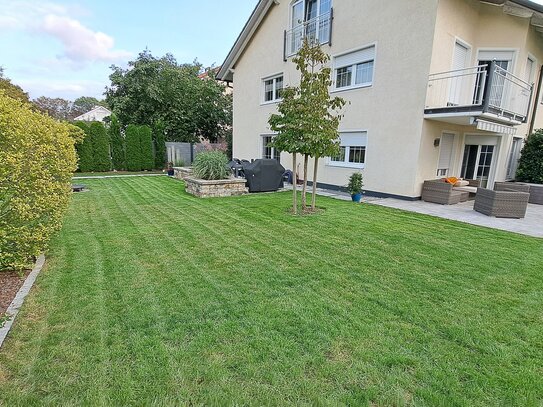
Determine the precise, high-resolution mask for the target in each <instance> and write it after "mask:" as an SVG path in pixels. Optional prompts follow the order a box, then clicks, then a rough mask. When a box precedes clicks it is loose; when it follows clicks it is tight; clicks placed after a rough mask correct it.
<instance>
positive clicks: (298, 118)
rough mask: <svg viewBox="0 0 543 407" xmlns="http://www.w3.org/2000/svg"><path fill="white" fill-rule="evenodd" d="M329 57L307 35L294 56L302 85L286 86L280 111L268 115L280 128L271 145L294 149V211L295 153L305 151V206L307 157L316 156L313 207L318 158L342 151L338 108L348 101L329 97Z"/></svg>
mask: <svg viewBox="0 0 543 407" xmlns="http://www.w3.org/2000/svg"><path fill="white" fill-rule="evenodd" d="M328 61H329V57H328V55H327V54H326V53H324V52H323V51H322V49H321V48H320V46H319V45H312V44H311V43H309V41H308V40H307V39H305V40H304V42H303V44H302V47H301V48H300V51H299V52H298V54H297V55H296V56H295V57H294V58H293V62H294V63H295V64H296V69H297V70H298V71H300V85H299V86H294V87H287V88H285V89H284V90H283V92H282V94H281V97H282V101H281V102H280V103H279V105H278V111H279V114H272V115H271V116H270V119H269V124H270V128H271V129H272V130H273V131H275V132H277V136H276V137H275V138H274V140H273V141H272V145H273V146H274V147H275V148H277V149H279V150H281V151H286V152H289V153H292V168H293V173H294V177H293V178H294V179H293V207H294V208H293V211H294V213H296V212H297V202H296V196H297V194H296V154H298V153H300V154H303V155H304V187H303V192H302V206H303V209H305V205H306V198H305V194H306V190H307V178H308V177H307V166H308V160H309V157H314V158H315V163H314V172H313V197H312V203H311V207H312V209H313V210H314V209H315V193H316V185H317V168H318V159H319V158H320V157H323V156H331V155H334V154H337V153H338V152H339V141H338V131H337V129H338V125H339V121H340V120H341V117H342V115H341V114H340V113H339V111H340V109H341V108H342V107H343V106H344V105H345V101H344V100H343V99H341V98H339V97H335V98H330V94H329V91H328V88H329V87H330V86H331V85H332V81H331V79H330V78H331V71H330V68H328V67H326V66H325V65H326V63H327V62H328Z"/></svg>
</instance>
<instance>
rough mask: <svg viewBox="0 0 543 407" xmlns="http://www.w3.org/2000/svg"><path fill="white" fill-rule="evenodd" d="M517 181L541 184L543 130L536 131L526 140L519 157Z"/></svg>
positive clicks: (542, 172) (542, 175) (542, 178)
mask: <svg viewBox="0 0 543 407" xmlns="http://www.w3.org/2000/svg"><path fill="white" fill-rule="evenodd" d="M516 179H517V180H518V181H524V182H533V183H535V184H543V129H539V130H537V131H536V132H535V133H533V134H532V135H530V136H529V137H528V138H527V139H526V144H525V145H524V148H523V149H522V154H521V156H520V160H519V164H518V169H517V176H516Z"/></svg>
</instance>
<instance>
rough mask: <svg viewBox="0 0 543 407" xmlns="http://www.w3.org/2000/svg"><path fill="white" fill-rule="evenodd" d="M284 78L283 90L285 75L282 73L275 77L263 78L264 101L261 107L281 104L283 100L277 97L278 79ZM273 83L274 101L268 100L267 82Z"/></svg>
mask: <svg viewBox="0 0 543 407" xmlns="http://www.w3.org/2000/svg"><path fill="white" fill-rule="evenodd" d="M279 78H282V79H283V87H282V88H281V89H284V88H285V75H284V74H283V73H282V72H281V73H278V74H275V75H271V76H267V77H265V78H262V81H261V85H260V86H261V91H262V101H261V103H260V104H261V105H271V104H274V103H279V102H280V101H281V100H283V99H282V98H280V97H277V91H278V90H279V89H277V79H279ZM268 81H273V99H272V100H266V82H268Z"/></svg>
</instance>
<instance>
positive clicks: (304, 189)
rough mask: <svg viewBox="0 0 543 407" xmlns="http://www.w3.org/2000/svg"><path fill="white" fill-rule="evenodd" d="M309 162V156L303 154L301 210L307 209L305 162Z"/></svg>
mask: <svg viewBox="0 0 543 407" xmlns="http://www.w3.org/2000/svg"><path fill="white" fill-rule="evenodd" d="M308 161H309V155H308V154H304V186H303V188H302V210H304V211H305V210H306V209H307V195H306V194H307V162H308Z"/></svg>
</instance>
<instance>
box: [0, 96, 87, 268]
mask: <svg viewBox="0 0 543 407" xmlns="http://www.w3.org/2000/svg"><path fill="white" fill-rule="evenodd" d="M79 134H80V132H79V131H78V130H76V129H74V128H73V127H72V126H71V125H69V124H66V123H59V122H57V121H55V120H53V119H51V118H49V117H48V116H46V115H43V114H41V113H37V112H35V111H34V110H33V109H32V108H31V106H30V105H29V104H26V103H21V102H20V101H17V100H15V99H12V98H9V97H6V96H5V95H4V94H3V92H0V270H2V269H8V268H14V269H19V268H22V267H25V266H28V264H29V263H30V262H31V260H32V257H33V256H37V255H38V254H39V253H40V252H42V251H43V250H45V248H46V246H47V243H48V242H49V239H50V238H51V235H52V234H53V233H54V232H55V231H56V230H58V229H59V228H60V226H61V220H62V217H63V214H64V211H65V210H66V208H67V206H68V203H69V200H70V196H71V188H70V184H71V177H72V173H73V172H74V171H75V169H76V165H77V155H76V152H75V148H74V144H75V140H74V138H73V137H74V136H76V137H77V136H78V135H79Z"/></svg>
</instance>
